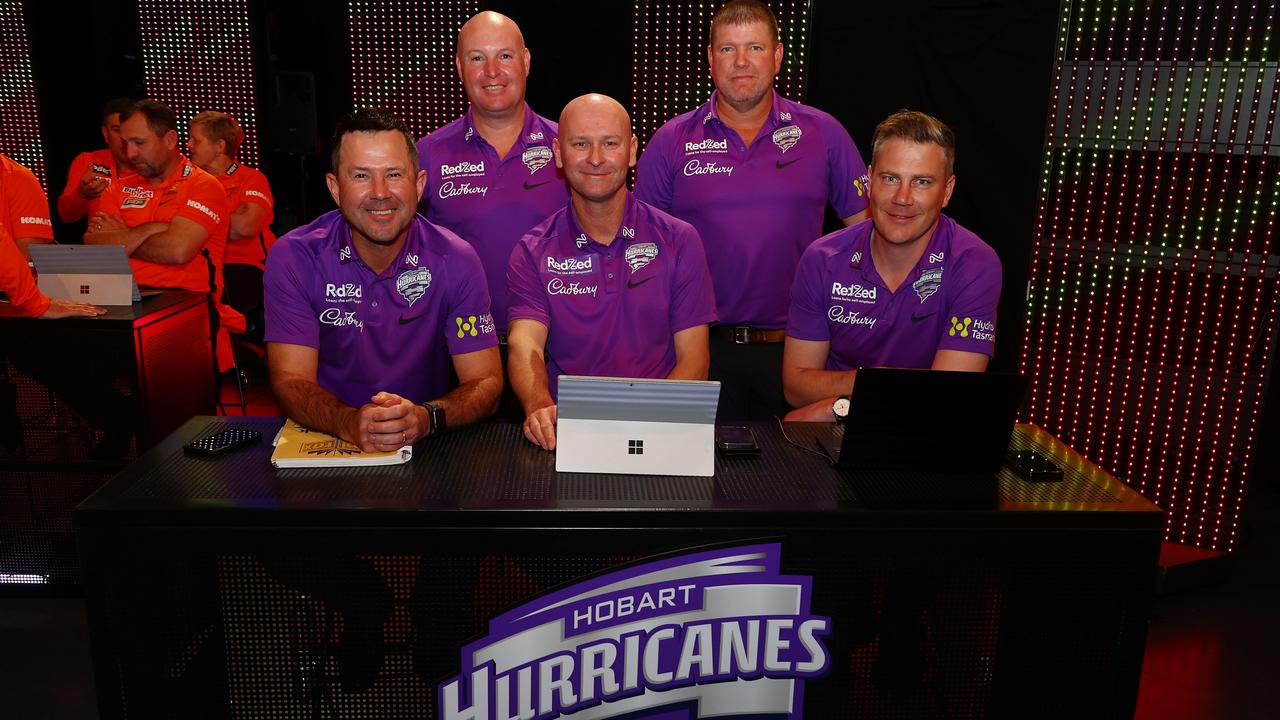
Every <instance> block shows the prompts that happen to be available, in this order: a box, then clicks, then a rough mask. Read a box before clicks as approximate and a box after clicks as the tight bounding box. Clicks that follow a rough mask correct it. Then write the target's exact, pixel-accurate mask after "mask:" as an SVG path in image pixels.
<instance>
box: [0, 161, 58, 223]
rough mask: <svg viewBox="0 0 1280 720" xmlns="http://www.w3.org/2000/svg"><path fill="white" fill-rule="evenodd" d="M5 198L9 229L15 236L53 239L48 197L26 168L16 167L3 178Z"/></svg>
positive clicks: (33, 175)
mask: <svg viewBox="0 0 1280 720" xmlns="http://www.w3.org/2000/svg"><path fill="white" fill-rule="evenodd" d="M4 194H5V201H6V203H7V204H8V207H9V217H8V218H6V219H7V220H8V222H9V232H10V233H11V234H12V235H13V237H15V238H36V239H39V240H45V241H52V240H53V221H52V220H51V219H50V217H49V198H47V197H45V194H44V189H43V188H41V187H40V181H39V180H36V176H35V174H34V173H32V172H31V171H30V170H28V169H27V168H25V167H22V166H20V165H19V166H18V167H17V169H16V171H15V172H12V173H10V174H9V177H7V178H6V179H5V188H4Z"/></svg>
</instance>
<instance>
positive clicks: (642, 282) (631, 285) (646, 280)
mask: <svg viewBox="0 0 1280 720" xmlns="http://www.w3.org/2000/svg"><path fill="white" fill-rule="evenodd" d="M652 279H653V276H652V275H650V276H649V277H647V278H645V279H643V280H641V281H640V282H636V283H633V282H631V281H630V280H628V281H627V287H628V288H638V287H640V286H641V285H643V284H645V283H647V282H649V281H650V280H652Z"/></svg>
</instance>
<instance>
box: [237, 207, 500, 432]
mask: <svg viewBox="0 0 1280 720" xmlns="http://www.w3.org/2000/svg"><path fill="white" fill-rule="evenodd" d="M262 281H263V287H264V295H265V297H264V302H265V305H266V320H267V331H266V340H267V342H278V343H289V344H292V345H304V346H306V347H312V348H316V349H317V350H319V352H320V358H319V366H318V368H317V370H316V375H317V381H318V382H319V383H320V386H321V387H323V388H325V389H326V390H328V391H329V392H332V393H333V394H334V395H337V396H338V399H340V400H342V402H344V403H346V404H347V405H350V406H352V407H357V408H358V407H360V406H362V405H364V404H365V403H368V402H369V399H370V398H371V397H373V395H374V394H375V393H377V392H379V391H382V390H387V391H390V392H393V393H395V394H397V395H400V396H402V397H405V398H408V399H409V400H412V401H413V402H425V401H427V400H434V399H435V398H438V397H440V396H442V395H444V394H445V393H446V392H447V391H448V390H449V368H450V361H449V356H450V355H461V354H463V353H469V352H474V351H476V350H483V349H485V348H489V347H493V346H494V345H497V343H498V338H497V334H496V331H495V330H496V329H495V327H494V323H493V316H492V315H491V314H490V312H489V291H488V289H487V288H486V287H485V284H484V270H483V269H482V268H481V267H480V259H479V258H478V257H476V252H475V250H473V249H472V248H471V246H470V245H468V244H466V243H465V242H463V241H462V240H461V239H459V238H458V236H457V235H454V234H453V233H451V232H449V231H448V230H445V229H443V228H439V227H436V226H435V225H432V224H431V223H429V222H427V221H426V220H425V219H423V218H422V217H421V216H417V217H415V218H414V221H413V225H412V226H411V227H410V230H409V237H408V239H407V240H406V241H405V244H404V247H403V248H402V249H401V252H400V255H399V257H397V258H396V260H395V262H393V263H392V264H391V265H389V266H388V267H387V269H386V270H384V271H383V272H382V273H381V274H377V273H374V271H373V270H372V269H371V268H370V267H369V266H368V265H365V264H364V261H362V260H361V259H360V256H359V255H357V254H356V252H355V250H354V249H353V247H352V243H351V232H350V228H349V227H348V225H347V222H346V220H345V219H343V217H342V214H341V213H340V212H339V211H337V210H334V211H332V212H328V213H325V214H324V215H321V216H320V217H319V218H316V220H315V221H313V222H312V223H311V224H310V225H305V226H303V227H300V228H297V229H296V230H293V231H292V232H289V233H287V234H286V235H285V236H284V237H282V238H280V239H279V240H278V241H277V242H276V244H275V246H273V247H272V249H271V254H270V255H269V256H268V257H267V270H266V274H265V275H264V276H263V279H262Z"/></svg>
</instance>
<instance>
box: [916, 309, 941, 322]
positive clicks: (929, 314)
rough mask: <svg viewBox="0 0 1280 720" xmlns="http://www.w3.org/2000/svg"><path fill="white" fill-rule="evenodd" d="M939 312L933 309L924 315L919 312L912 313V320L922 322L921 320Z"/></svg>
mask: <svg viewBox="0 0 1280 720" xmlns="http://www.w3.org/2000/svg"><path fill="white" fill-rule="evenodd" d="M937 314H938V311H937V310H935V311H933V312H931V313H925V314H924V315H917V314H915V313H911V322H920V321H921V320H924V319H925V318H931V317H933V316H934V315H937Z"/></svg>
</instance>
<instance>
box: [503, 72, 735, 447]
mask: <svg viewBox="0 0 1280 720" xmlns="http://www.w3.org/2000/svg"><path fill="white" fill-rule="evenodd" d="M553 148H554V149H555V157H556V165H557V166H558V167H560V168H562V169H563V170H564V174H565V177H566V178H568V181H569V188H570V191H571V200H570V202H569V204H568V205H567V206H566V207H564V208H561V209H560V210H559V211H558V212H556V213H555V214H554V215H552V216H551V217H549V218H547V220H546V221H545V222H543V223H541V224H540V225H538V226H537V227H536V228H534V229H533V230H531V231H529V234H528V235H525V236H524V238H523V239H521V241H520V244H519V245H517V246H516V248H515V250H513V251H512V253H511V262H510V265H509V269H508V271H507V285H508V287H509V289H510V293H511V304H510V307H511V329H510V336H509V342H510V346H511V352H510V361H509V369H510V374H511V386H512V387H513V388H514V389H515V392H516V396H517V397H518V398H519V399H520V402H521V404H522V405H523V407H524V410H525V414H526V417H525V422H524V434H525V437H527V438H528V439H529V440H530V441H531V442H534V443H536V444H537V445H539V446H541V447H543V448H545V449H547V450H554V449H555V446H556V427H555V426H556V400H555V397H556V391H555V388H556V379H557V377H558V376H559V375H560V374H567V375H606V376H614V377H646V378H676V379H685V380H705V379H706V378H707V366H708V364H709V362H710V358H709V350H708V347H707V325H708V324H709V323H712V322H715V320H716V310H715V299H714V297H713V295H712V291H711V278H710V275H709V274H708V272H707V261H706V255H705V254H704V252H703V249H702V241H701V240H700V239H699V238H698V233H697V231H696V230H694V229H693V227H692V226H690V225H689V224H688V223H686V222H684V221H682V220H678V219H676V218H673V217H671V216H670V215H667V214H666V213H664V212H662V211H660V210H657V209H655V208H653V207H652V206H650V205H647V204H645V203H643V202H640V201H638V200H637V199H636V198H635V197H634V196H632V195H631V193H629V192H627V188H626V180H627V171H628V168H630V167H632V166H634V165H635V162H636V137H635V135H632V134H631V118H630V117H629V116H628V115H627V111H626V110H625V109H624V108H623V107H622V106H621V105H620V104H618V102H617V101H615V100H613V99H612V98H608V97H605V96H603V95H583V96H582V97H579V98H577V99H575V100H573V101H572V102H570V103H569V104H568V105H566V106H565V108H564V112H563V113H561V115H560V136H559V137H558V138H556V140H555V143H554V144H553Z"/></svg>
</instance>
